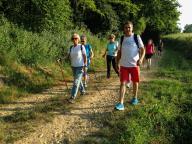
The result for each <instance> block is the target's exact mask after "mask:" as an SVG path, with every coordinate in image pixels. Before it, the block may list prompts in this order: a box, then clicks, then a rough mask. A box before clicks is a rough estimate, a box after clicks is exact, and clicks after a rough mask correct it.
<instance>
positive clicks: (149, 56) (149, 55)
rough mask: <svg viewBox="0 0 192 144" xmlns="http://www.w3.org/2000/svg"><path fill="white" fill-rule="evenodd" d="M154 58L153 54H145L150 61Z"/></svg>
mask: <svg viewBox="0 0 192 144" xmlns="http://www.w3.org/2000/svg"><path fill="white" fill-rule="evenodd" d="M152 56H153V54H145V58H146V59H150V58H151V57H152Z"/></svg>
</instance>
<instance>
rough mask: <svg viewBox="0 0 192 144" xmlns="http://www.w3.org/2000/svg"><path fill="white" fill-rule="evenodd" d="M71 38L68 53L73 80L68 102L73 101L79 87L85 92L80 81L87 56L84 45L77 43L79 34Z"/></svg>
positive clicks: (82, 92)
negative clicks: (71, 42)
mask: <svg viewBox="0 0 192 144" xmlns="http://www.w3.org/2000/svg"><path fill="white" fill-rule="evenodd" d="M71 39H72V41H73V45H72V46H71V47H70V49H69V51H68V54H69V58H70V60H71V67H72V71H73V78H74V81H73V87H72V90H71V97H70V99H69V102H71V103H73V102H74V99H75V98H76V96H77V93H78V90H79V89H80V92H81V94H84V93H85V88H84V86H83V83H82V76H83V71H84V68H85V66H86V64H87V57H86V50H85V47H84V46H83V45H81V44H79V42H80V36H79V35H78V34H76V33H75V34H73V36H72V38H71Z"/></svg>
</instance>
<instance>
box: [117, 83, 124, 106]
mask: <svg viewBox="0 0 192 144" xmlns="http://www.w3.org/2000/svg"><path fill="white" fill-rule="evenodd" d="M125 92H126V82H121V85H120V96H119V102H120V103H121V104H123V103H124V97H125Z"/></svg>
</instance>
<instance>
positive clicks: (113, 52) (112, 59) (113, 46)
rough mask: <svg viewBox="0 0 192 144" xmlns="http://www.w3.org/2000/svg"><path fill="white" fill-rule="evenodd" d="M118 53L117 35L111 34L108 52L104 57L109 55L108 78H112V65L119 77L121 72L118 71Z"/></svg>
mask: <svg viewBox="0 0 192 144" xmlns="http://www.w3.org/2000/svg"><path fill="white" fill-rule="evenodd" d="M117 51H118V42H116V41H115V35H114V34H111V35H110V36H109V43H108V44H107V48H106V51H105V53H104V55H103V57H105V56H106V54H107V58H106V60H107V78H110V77H111V63H112V65H113V69H114V70H115V72H116V73H117V75H118V76H119V71H118V69H117V65H116V56H117Z"/></svg>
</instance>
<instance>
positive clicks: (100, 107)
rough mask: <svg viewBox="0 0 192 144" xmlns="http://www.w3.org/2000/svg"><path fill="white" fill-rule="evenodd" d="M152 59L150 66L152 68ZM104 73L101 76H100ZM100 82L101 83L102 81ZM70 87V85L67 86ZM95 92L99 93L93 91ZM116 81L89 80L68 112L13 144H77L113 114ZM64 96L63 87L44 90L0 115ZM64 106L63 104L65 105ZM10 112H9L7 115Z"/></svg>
mask: <svg viewBox="0 0 192 144" xmlns="http://www.w3.org/2000/svg"><path fill="white" fill-rule="evenodd" d="M156 63H157V60H155V62H154V65H156ZM152 73H153V70H151V71H146V70H144V71H142V72H141V81H148V80H150V79H152V78H153V77H152ZM103 74H104V73H103ZM102 79H103V80H102ZM70 85H71V84H70ZM97 89H99V91H98V90H97ZM118 91H119V79H118V77H116V76H115V77H114V78H112V79H110V80H105V78H101V79H97V80H94V79H93V78H92V80H91V81H90V83H89V89H88V91H87V92H88V94H87V95H85V96H81V98H80V100H78V101H77V102H76V103H75V104H72V105H71V108H70V110H63V112H57V113H55V115H54V119H53V121H52V122H50V123H47V124H45V125H41V126H38V127H37V128H36V131H35V132H33V133H31V134H30V135H29V136H27V137H26V138H23V139H21V140H19V141H17V142H15V144H68V143H69V144H76V143H77V144H78V143H81V139H82V138H83V137H85V136H87V135H90V134H92V133H95V132H97V131H99V130H100V128H102V127H103V125H102V124H100V123H98V122H97V118H98V117H99V116H102V115H105V114H106V113H111V112H113V111H114V105H115V103H116V101H117V99H118V95H119V94H118V93H119V92H118ZM63 93H64V86H63V85H61V86H57V87H54V88H52V89H49V90H47V91H46V92H44V93H43V94H39V95H35V96H32V97H31V99H29V98H26V99H23V100H22V101H20V102H18V103H16V104H13V105H14V106H12V105H10V106H8V107H7V111H6V108H4V109H3V108H2V107H0V112H1V113H2V114H3V112H4V115H7V114H10V113H11V112H13V111H17V110H18V109H20V108H23V109H27V108H30V107H33V106H34V105H35V104H36V103H41V102H44V101H46V100H48V99H50V98H51V97H54V96H56V95H58V94H61V95H62V94H63ZM66 104H67V103H66ZM9 109H10V111H11V112H10V113H9V112H8V111H9Z"/></svg>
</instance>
